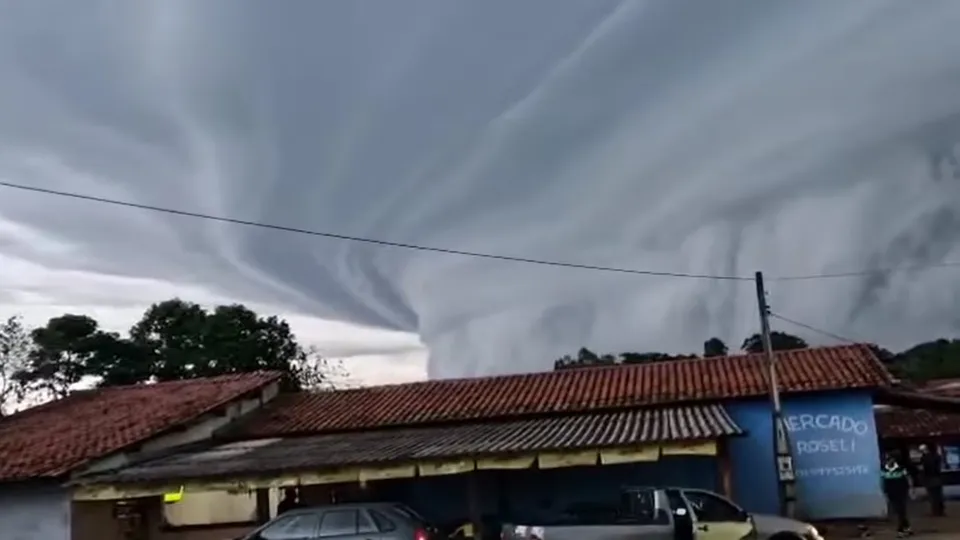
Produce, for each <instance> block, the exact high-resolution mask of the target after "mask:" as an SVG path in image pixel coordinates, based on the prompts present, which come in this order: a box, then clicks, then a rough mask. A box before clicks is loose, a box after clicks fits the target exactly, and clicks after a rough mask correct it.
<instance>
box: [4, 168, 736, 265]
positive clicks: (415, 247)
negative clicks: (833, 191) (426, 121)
mask: <svg viewBox="0 0 960 540" xmlns="http://www.w3.org/2000/svg"><path fill="white" fill-rule="evenodd" d="M0 186H2V187H7V188H11V189H19V190H22V191H30V192H34V193H42V194H45V195H54V196H58V197H67V198H71V199H79V200H82V201H89V202H96V203H101V204H109V205H113V206H122V207H126V208H137V209H140V210H149V211H151V212H160V213H164V214H171V215H175V216H183V217H191V218H197V219H206V220H211V221H219V222H222V223H232V224H234V225H243V226H246V227H258V228H262V229H271V230H275V231H282V232H288V233H296V234H304V235H309V236H318V237H323V238H331V239H334V240H344V241H349V242H359V243H364V244H374V245H378V246H385V247H394V248H400V249H408V250H415V251H429V252H434V253H445V254H448V255H460V256H464V257H475V258H480V259H492V260H498V261H509V262H516V263H525V264H538V265H541V266H556V267H561V268H575V269H579V270H594V271H597V272H611V273H619V274H637V275H642V276H659V277H675V278H689V279H709V280H724V281H753V278H752V277H745V276H720V275H711V274H692V273H686V272H661V271H656V270H640V269H634V268H618V267H612V266H599V265H592V264H578V263H571V262H562V261H549V260H543V259H532V258H527V257H512V256H509V255H497V254H493V253H481V252H476V251H464V250H459V249H447V248H441V247H434V246H423V245H419V244H407V243H402V242H391V241H387V240H379V239H375V238H364V237H360V236H350V235H346V234H337V233H331V232H322V231H312V230H309V229H301V228H298V227H287V226H283V225H272V224H269V223H260V222H257V221H250V220H245V219H236V218H229V217H223V216H214V215H210V214H202V213H199V212H189V211H186V210H177V209H174V208H165V207H160V206H152V205H148V204H139V203H132V202H127V201H118V200H114V199H108V198H105V197H95V196H92V195H83V194H81V193H72V192H68V191H60V190H54V189H46V188H40V187H34V186H25V185H22V184H14V183H11V182H3V181H0Z"/></svg>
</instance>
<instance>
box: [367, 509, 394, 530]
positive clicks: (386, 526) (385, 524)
mask: <svg viewBox="0 0 960 540" xmlns="http://www.w3.org/2000/svg"><path fill="white" fill-rule="evenodd" d="M370 517H371V518H373V522H374V523H376V525H377V529H378V530H379V531H380V532H390V531H395V530H396V529H397V526H396V525H394V524H393V522H392V521H390V518H388V517H387V516H385V515H383V514H381V513H380V512H377V511H376V510H371V511H370Z"/></svg>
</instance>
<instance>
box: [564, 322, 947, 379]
mask: <svg viewBox="0 0 960 540" xmlns="http://www.w3.org/2000/svg"><path fill="white" fill-rule="evenodd" d="M770 342H771V344H772V346H773V350H775V351H787V350H793V349H805V348H807V347H809V345H808V344H807V342H806V341H804V340H803V339H801V338H799V337H797V336H794V335H792V334H788V333H786V332H771V335H770ZM870 347H871V348H872V349H873V352H874V354H876V355H877V358H879V359H880V360H881V361H882V362H883V363H884V364H886V365H887V368H888V369H890V371H891V372H892V373H893V374H894V375H896V376H897V377H900V378H901V379H904V380H908V381H914V382H923V381H927V380H931V379H944V378H954V377H960V340H957V339H937V340H933V341H926V342H922V343H918V344H917V345H914V346H912V347H910V348H908V349H906V350H904V351H901V352H892V351H890V350H887V349H884V348H882V347H879V346H877V345H870ZM737 352H740V353H760V352H763V338H762V337H761V336H760V334H754V335H752V336H750V337H748V338H746V339H744V340H743V343H741V345H740V349H739V351H733V352H731V351H730V349H729V348H728V347H727V344H726V343H724V342H723V340H721V339H720V338H716V337H713V338H710V339H708V340H706V341H704V342H703V350H702V352H701V353H700V354H696V353H691V354H666V353H662V352H642V353H640V352H624V353H619V354H598V353H595V352H593V351H591V350H590V349H587V348H581V349H580V351H578V352H577V354H576V355H565V356H562V357H560V358H558V359H557V360H556V361H554V364H553V368H554V369H555V370H559V369H570V368H581V367H590V366H610V365H616V364H643V363H648V362H662V361H664V360H681V359H687V358H712V357H718V356H727V355H729V354H736V353H737Z"/></svg>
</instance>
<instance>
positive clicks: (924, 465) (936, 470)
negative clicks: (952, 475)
mask: <svg viewBox="0 0 960 540" xmlns="http://www.w3.org/2000/svg"><path fill="white" fill-rule="evenodd" d="M941 467H942V464H941V462H940V453H939V452H937V451H936V450H934V449H931V448H930V447H928V446H927V445H925V444H922V445H920V472H921V473H923V486H924V487H925V488H926V490H927V500H929V501H930V513H931V514H933V515H934V516H938V517H940V516H943V515H944V514H946V509H945V508H944V503H943V477H942V476H941Z"/></svg>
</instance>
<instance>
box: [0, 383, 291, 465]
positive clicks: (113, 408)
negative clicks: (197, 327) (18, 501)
mask: <svg viewBox="0 0 960 540" xmlns="http://www.w3.org/2000/svg"><path fill="white" fill-rule="evenodd" d="M279 377H280V375H279V374H277V373H250V374H243V375H227V376H223V377H213V378H210V379H195V380H189V381H174V382H165V383H159V384H151V385H138V386H123V387H116V388H104V389H99V390H87V391H81V392H77V393H74V394H72V395H70V396H68V397H66V398H63V399H60V400H57V401H53V402H50V403H46V404H44V405H40V406H38V407H33V408H31V409H27V410H25V411H23V412H20V413H17V414H14V415H11V416H8V417H5V418H3V419H0V482H8V481H16V480H25V479H31V478H45V477H58V476H61V475H63V474H66V473H69V472H70V471H72V470H73V469H75V468H77V467H80V466H82V465H84V464H86V463H88V462H90V461H92V460H95V459H99V458H102V457H106V456H107V455H109V454H112V453H114V452H117V451H120V450H123V449H125V448H127V447H130V446H132V445H135V444H137V443H140V442H143V441H145V440H147V439H149V438H151V437H153V436H156V435H158V434H160V433H162V432H163V431H166V430H168V429H171V428H174V427H176V426H178V425H182V424H185V423H188V422H190V421H191V420H192V419H194V418H196V417H197V416H199V415H201V414H204V413H206V412H209V411H212V410H214V409H216V408H217V407H220V406H222V405H225V404H226V403H229V402H230V401H232V400H234V399H236V398H237V397H239V396H241V395H243V394H245V393H247V392H251V391H254V390H256V389H258V388H261V387H263V386H265V385H266V384H269V383H270V382H272V381H275V380H277V379H278V378H279Z"/></svg>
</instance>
